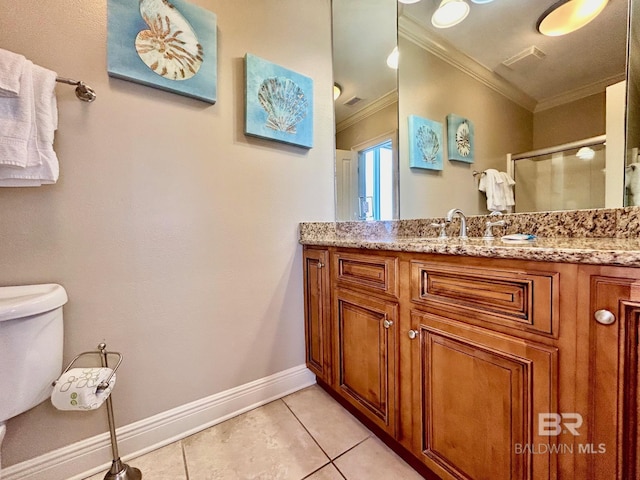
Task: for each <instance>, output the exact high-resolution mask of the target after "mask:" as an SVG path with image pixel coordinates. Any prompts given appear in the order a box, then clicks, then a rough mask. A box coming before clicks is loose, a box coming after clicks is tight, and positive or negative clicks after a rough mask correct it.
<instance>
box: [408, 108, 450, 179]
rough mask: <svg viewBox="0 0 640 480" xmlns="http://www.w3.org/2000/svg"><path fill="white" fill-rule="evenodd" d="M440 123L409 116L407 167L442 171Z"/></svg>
mask: <svg viewBox="0 0 640 480" xmlns="http://www.w3.org/2000/svg"><path fill="white" fill-rule="evenodd" d="M443 148H444V147H443V143H442V123H440V122H435V121H433V120H429V119H427V118H421V117H418V116H416V115H409V166H410V167H412V168H425V169H428V170H442V158H443V155H442V150H443Z"/></svg>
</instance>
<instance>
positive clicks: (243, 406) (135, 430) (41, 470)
mask: <svg viewBox="0 0 640 480" xmlns="http://www.w3.org/2000/svg"><path fill="white" fill-rule="evenodd" d="M314 383H315V376H314V375H313V373H311V372H310V371H309V370H308V369H307V368H306V367H305V366H304V365H301V366H298V367H293V368H290V369H288V370H285V371H283V372H279V373H276V374H274V375H271V376H269V377H265V378H261V379H259V380H256V381H254V382H250V383H246V384H244V385H240V386H239V387H236V388H232V389H230V390H226V391H224V392H221V393H218V394H215V395H211V396H210V397H207V398H203V399H202V400H197V401H195V402H191V403H188V404H186V405H182V406H180V407H177V408H174V409H171V410H168V411H166V412H163V413H159V414H158V415H154V416H152V417H149V418H146V419H144V420H140V421H138V422H135V423H132V424H129V425H125V426H123V427H120V428H118V429H117V431H116V432H117V437H118V450H119V452H120V455H121V457H122V459H123V460H124V461H125V462H126V461H128V460H129V459H131V458H135V457H138V456H140V455H144V454H145V453H148V452H150V451H152V450H155V449H157V448H160V447H163V446H165V445H168V444H170V443H172V442H175V441H177V440H180V439H182V438H185V437H187V436H189V435H193V434H194V433H196V432H199V431H201V430H204V429H205V428H209V427H211V426H212V425H216V424H218V423H220V422H223V421H225V420H228V419H229V418H232V417H235V416H236V415H240V414H241V413H244V412H247V411H249V410H251V409H254V408H256V407H259V406H260V405H264V404H266V403H269V402H271V401H273V400H276V399H278V398H281V397H284V396H285V395H288V394H290V393H293V392H295V391H297V390H300V389H302V388H305V387H308V386H309V385H313V384H314ZM110 466H111V443H110V441H109V433H108V432H107V433H103V434H100V435H96V436H95V437H92V438H88V439H86V440H83V441H81V442H77V443H74V444H72V445H69V446H67V447H63V448H60V449H58V450H54V451H52V452H49V453H46V454H45V455H41V456H39V457H36V458H33V459H31V460H27V461H26V462H22V463H18V464H16V465H12V466H10V467H8V468H6V469H3V470H2V480H81V479H83V478H86V477H88V476H91V475H94V474H96V473H99V472H101V471H105V470H107V469H108V468H109V467H110Z"/></svg>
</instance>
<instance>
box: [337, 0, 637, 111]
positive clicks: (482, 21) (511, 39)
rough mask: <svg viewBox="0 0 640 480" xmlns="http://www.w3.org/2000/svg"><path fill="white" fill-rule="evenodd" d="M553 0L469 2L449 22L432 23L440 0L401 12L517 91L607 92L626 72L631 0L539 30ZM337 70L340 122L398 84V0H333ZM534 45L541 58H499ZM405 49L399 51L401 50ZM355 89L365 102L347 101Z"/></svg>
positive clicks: (539, 97) (553, 94)
mask: <svg viewBox="0 0 640 480" xmlns="http://www.w3.org/2000/svg"><path fill="white" fill-rule="evenodd" d="M555 2H556V0H495V1H493V2H491V3H488V4H483V5H481V4H475V3H471V2H470V1H468V3H469V5H470V7H471V11H470V13H469V16H468V17H467V18H466V19H465V20H464V21H463V22H462V23H460V24H458V25H456V26H454V27H452V28H448V29H436V28H434V27H432V26H431V15H432V14H433V11H434V10H435V9H436V8H437V6H438V5H439V3H440V0H422V1H420V2H418V3H415V4H411V5H400V6H399V9H400V12H399V13H400V15H401V16H403V17H406V18H407V19H409V20H410V21H411V22H412V23H413V24H415V25H418V26H419V27H421V29H423V34H424V35H425V36H426V37H428V38H430V41H431V42H436V43H441V44H443V45H446V46H447V50H451V48H452V47H453V49H454V50H458V51H459V52H462V53H463V54H465V55H466V56H468V57H471V58H473V59H474V60H475V61H476V62H478V63H479V64H481V65H482V66H484V67H485V68H486V69H487V70H489V71H492V72H493V73H495V74H497V75H499V76H500V77H502V78H504V79H506V80H507V81H508V82H509V83H511V84H513V85H515V86H516V87H517V88H518V89H519V90H520V91H522V92H523V93H525V94H526V95H528V96H529V97H531V98H533V99H535V102H537V103H539V104H540V103H541V102H545V101H547V100H548V99H551V98H557V97H559V96H560V97H561V96H564V95H568V94H570V93H571V92H575V91H576V90H580V89H582V91H584V92H592V93H595V90H598V89H599V90H600V91H602V90H603V89H604V87H605V86H606V84H610V83H615V82H617V81H619V80H621V79H622V78H624V74H625V69H626V44H627V41H626V37H627V0H610V2H609V4H608V5H607V7H606V8H605V9H604V10H603V12H602V13H601V14H600V16H598V17H597V18H596V19H595V20H593V21H592V22H591V23H589V24H588V25H586V26H585V27H583V28H582V29H580V30H578V31H575V32H573V33H570V34H568V35H564V36H561V37H545V36H543V35H541V34H539V33H538V32H537V31H536V22H537V20H538V18H539V16H540V15H541V14H542V12H544V11H545V10H547V8H549V6H551V5H552V4H554V3H555ZM333 4H334V77H335V81H336V82H338V83H340V84H341V85H342V86H343V87H344V93H343V95H342V96H341V97H340V98H339V99H338V101H337V102H336V122H338V123H339V122H341V121H343V120H344V119H345V118H348V117H349V116H352V115H354V114H355V113H356V112H357V111H358V110H361V109H362V108H363V107H366V106H367V105H368V104H370V103H372V102H375V100H376V99H378V98H380V97H381V96H383V95H384V94H386V93H389V92H391V91H393V90H395V88H396V87H395V86H396V72H395V71H394V70H392V69H390V68H388V67H387V66H386V58H387V55H388V54H389V53H390V52H391V50H392V49H393V46H395V42H396V40H395V35H396V33H395V32H396V22H395V18H396V7H397V4H396V1H395V0H333ZM531 47H535V48H537V49H538V50H539V51H541V52H543V54H544V55H543V58H542V59H538V58H537V57H536V56H533V55H528V56H525V58H524V59H523V60H521V61H519V62H516V63H514V64H512V65H511V67H506V66H504V65H503V64H502V62H504V61H505V60H507V59H510V58H512V57H514V56H516V55H518V54H520V53H521V52H524V51H526V50H530V49H531ZM401 55H402V52H401ZM353 96H358V97H361V98H363V101H362V102H359V103H357V104H356V105H354V106H352V107H349V106H345V105H344V102H345V101H347V100H349V99H351V98H352V97H353Z"/></svg>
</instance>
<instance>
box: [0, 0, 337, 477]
mask: <svg viewBox="0 0 640 480" xmlns="http://www.w3.org/2000/svg"><path fill="white" fill-rule="evenodd" d="M193 3H196V4H199V5H200V6H202V7H204V8H207V9H209V10H211V11H213V12H214V13H216V15H217V18H218V101H217V103H216V104H215V105H210V104H207V103H204V102H201V101H198V100H195V99H191V98H187V97H184V96H180V95H176V94H173V93H168V92H164V91H161V90H158V89H152V88H148V87H145V86H142V85H139V84H135V83H132V82H126V81H123V80H117V79H112V78H109V77H108V76H107V71H106V35H107V2H83V1H79V0H70V1H66V0H65V1H61V2H39V1H24V2H17V3H16V2H10V1H5V0H3V2H2V6H1V10H2V11H3V12H4V14H3V15H1V16H0V45H1V46H2V48H4V49H7V50H11V51H15V52H20V53H22V54H23V55H25V56H26V57H27V58H29V59H31V60H32V61H33V62H34V63H36V64H39V65H42V66H44V67H47V68H50V69H52V70H55V71H56V72H57V73H58V74H59V75H61V76H66V77H73V78H78V79H82V80H84V81H86V82H87V83H88V84H89V85H90V86H91V87H92V88H93V89H94V90H95V91H96V92H97V94H98V98H97V99H96V100H95V101H94V102H93V103H90V104H88V103H84V102H80V101H78V99H77V98H76V97H75V95H74V89H73V88H72V87H69V86H64V85H59V86H58V87H57V88H56V91H57V97H58V111H59V127H58V130H57V132H56V143H55V148H56V152H57V154H58V157H59V159H60V164H61V174H60V179H59V180H58V182H57V184H55V185H52V186H44V187H40V188H18V189H12V188H4V189H0V210H1V213H0V218H1V220H0V225H1V227H0V231H1V232H2V233H0V242H1V243H2V245H3V248H2V249H0V250H1V252H0V265H1V268H0V284H1V285H24V284H34V283H59V284H61V285H63V286H64V287H65V289H66V290H67V293H68V295H69V299H70V300H69V302H68V303H67V304H66V305H65V307H64V322H65V325H64V327H65V340H64V352H65V357H64V361H65V362H69V361H70V360H71V359H72V358H73V356H74V355H76V354H77V353H79V352H81V351H85V350H91V349H94V348H95V347H96V345H97V344H98V343H100V342H102V341H105V342H106V343H107V345H108V346H109V347H110V348H111V349H113V350H116V351H120V352H122V353H123V354H124V355H125V359H124V363H123V366H122V367H121V368H122V370H121V372H120V374H119V378H118V386H117V387H116V390H117V391H116V392H114V408H115V416H116V421H117V423H118V425H129V424H131V423H133V422H136V421H139V420H141V419H145V418H149V417H151V416H153V415H156V414H158V413H161V412H165V411H168V410H171V409H173V408H176V407H179V406H182V405H185V404H188V403H190V402H193V401H195V400H199V399H203V398H206V397H210V396H212V395H214V394H217V393H220V392H224V391H227V390H229V389H232V388H234V387H238V386H240V385H244V384H247V383H249V382H253V381H256V380H260V379H265V378H268V377H270V376H272V375H274V374H278V373H280V372H284V371H287V370H289V369H291V368H294V367H300V368H302V366H303V364H304V341H303V339H304V324H303V322H302V320H301V318H302V311H303V310H302V302H303V296H302V268H301V262H302V257H301V248H300V246H299V245H298V223H299V222H300V221H304V220H307V221H309V220H326V221H329V220H332V219H333V162H332V159H333V155H334V153H333V152H334V150H333V148H334V147H333V143H334V142H333V126H332V122H333V102H332V99H331V94H330V92H331V86H332V83H333V81H332V77H331V54H330V52H331V5H330V2H329V1H328V0H321V1H313V2H306V5H305V8H304V10H302V11H301V10H300V9H299V8H296V7H297V5H298V3H299V2H297V1H296V0H286V1H284V2H283V1H281V0H278V1H271V0H270V1H266V2H263V1H260V2H256V1H255V0H241V1H238V0H233V1H231V0H225V1H209V0H206V1H200V2H193ZM247 52H249V53H253V54H255V55H258V56H261V57H263V58H267V59H269V60H270V61H272V62H275V63H278V64H280V65H286V66H287V67H288V68H290V69H292V70H295V71H299V72H304V73H305V74H306V75H308V76H310V77H312V78H313V80H314V88H315V91H316V92H318V94H317V95H316V96H315V102H316V103H315V125H316V127H315V131H314V147H313V148H312V149H311V150H306V149H301V148H297V147H292V146H286V145H283V144H276V143H274V142H269V141H265V140H259V139H254V138H251V137H247V136H245V135H244V133H243V131H244V130H243V129H244V126H243V122H244V120H243V115H244V114H243V104H244V99H243V98H244V97H243V95H244V93H243V68H244V66H243V58H244V55H245V54H246V53H247ZM320 92H326V93H327V94H326V95H321V94H320ZM194 366H197V367H194ZM299 376H302V377H304V375H299ZM304 379H305V380H306V377H304ZM289 388H291V387H289ZM106 431H107V424H106V416H105V413H104V411H102V410H98V411H95V412H89V413H86V414H84V415H76V416H74V415H68V414H67V415H61V414H60V412H57V411H55V410H54V409H53V407H52V406H51V405H49V404H46V403H45V404H43V405H41V406H39V407H37V408H35V409H33V410H31V411H29V412H28V413H26V414H24V415H22V416H20V417H19V418H16V419H14V420H12V421H11V422H10V424H9V425H8V431H7V435H6V437H5V439H4V442H3V445H2V463H3V466H4V467H5V468H9V467H10V466H11V465H15V464H18V463H21V462H24V461H26V460H29V459H33V458H37V457H39V456H41V455H44V454H46V453H47V452H50V451H53V450H55V449H59V448H61V447H65V446H68V445H71V444H73V443H74V442H78V441H80V440H82V439H85V438H89V437H93V436H94V435H98V434H103V433H104V432H106ZM121 448H122V449H124V448H125V445H123V446H122V447H121ZM106 452H107V453H106V454H105V455H106V458H105V457H103V459H102V460H101V462H102V463H104V462H105V461H107V460H108V459H109V453H108V450H107V451H106Z"/></svg>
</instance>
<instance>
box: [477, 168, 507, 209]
mask: <svg viewBox="0 0 640 480" xmlns="http://www.w3.org/2000/svg"><path fill="white" fill-rule="evenodd" d="M515 184H516V182H514V181H513V179H512V178H511V177H510V176H509V174H508V173H506V172H499V171H498V170H495V169H493V168H489V169H487V170H485V172H484V175H482V177H480V183H479V185H478V190H480V191H481V192H485V194H486V195H487V209H488V210H489V211H491V212H495V211H510V210H511V207H513V206H514V205H515V204H516V202H515V198H514V196H513V186H514V185H515Z"/></svg>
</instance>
